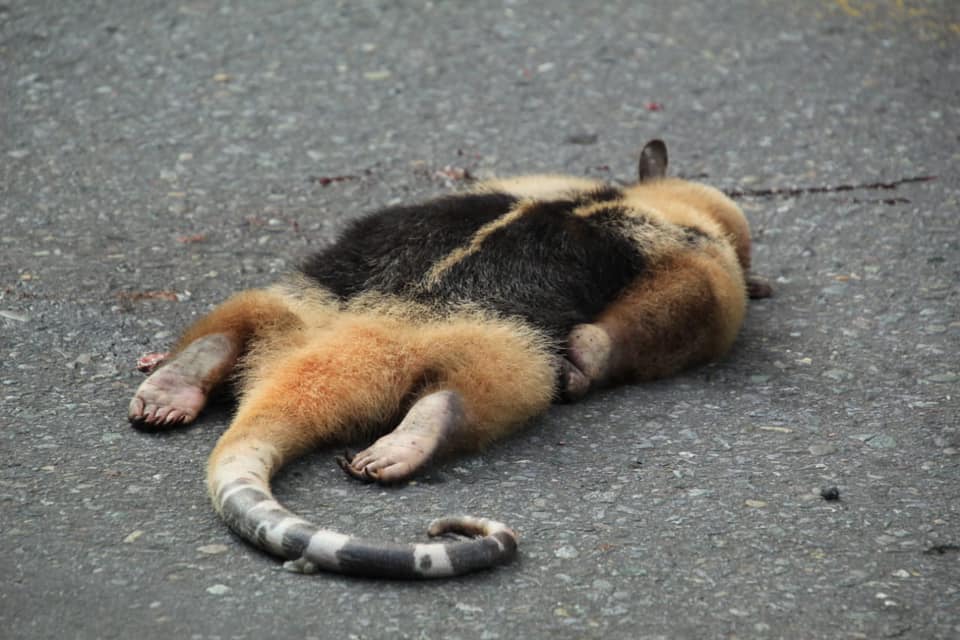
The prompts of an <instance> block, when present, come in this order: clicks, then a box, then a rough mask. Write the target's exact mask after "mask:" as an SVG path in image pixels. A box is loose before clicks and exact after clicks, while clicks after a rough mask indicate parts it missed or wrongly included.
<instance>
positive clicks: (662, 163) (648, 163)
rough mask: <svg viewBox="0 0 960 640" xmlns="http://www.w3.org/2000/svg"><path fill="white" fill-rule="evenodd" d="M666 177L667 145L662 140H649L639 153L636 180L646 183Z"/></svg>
mask: <svg viewBox="0 0 960 640" xmlns="http://www.w3.org/2000/svg"><path fill="white" fill-rule="evenodd" d="M665 175H667V145H665V144H664V143H663V140H651V141H650V142H648V143H647V144H646V145H645V146H644V147H643V151H641V152H640V165H639V166H638V167H637V180H638V181H639V182H646V181H647V180H656V179H657V178H662V177H664V176H665Z"/></svg>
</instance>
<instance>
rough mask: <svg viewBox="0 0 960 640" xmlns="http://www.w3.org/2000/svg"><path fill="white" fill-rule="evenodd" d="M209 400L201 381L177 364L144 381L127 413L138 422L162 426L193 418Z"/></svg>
mask: <svg viewBox="0 0 960 640" xmlns="http://www.w3.org/2000/svg"><path fill="white" fill-rule="evenodd" d="M206 401H207V394H206V393H204V392H203V389H202V388H200V386H199V384H197V383H196V382H195V381H193V380H191V379H190V377H189V376H186V375H185V374H184V372H183V371H181V370H179V369H178V368H177V367H175V366H168V367H163V368H162V369H159V370H158V371H156V372H155V373H154V374H153V375H151V376H150V377H149V378H147V379H146V380H144V381H143V384H141V385H140V388H139V389H137V392H136V394H134V396H133V399H132V400H131V401H130V407H129V410H128V417H129V419H130V422H132V423H133V424H134V425H137V426H144V427H152V428H163V427H172V426H175V425H178V424H186V423H188V422H192V421H193V420H194V419H195V418H196V417H197V414H199V413H200V410H201V409H202V408H203V405H204V404H205V403H206Z"/></svg>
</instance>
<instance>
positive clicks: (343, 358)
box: [129, 140, 769, 578]
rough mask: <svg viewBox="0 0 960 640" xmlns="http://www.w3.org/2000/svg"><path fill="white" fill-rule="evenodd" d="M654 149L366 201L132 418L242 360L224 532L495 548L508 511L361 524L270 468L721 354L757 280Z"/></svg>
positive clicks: (460, 440)
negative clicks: (623, 183)
mask: <svg viewBox="0 0 960 640" xmlns="http://www.w3.org/2000/svg"><path fill="white" fill-rule="evenodd" d="M666 166H667V152H666V147H665V146H664V144H663V143H662V142H661V141H659V140H654V141H652V142H650V143H649V144H647V145H646V147H644V149H643V151H642V153H641V157H640V163H639V180H638V182H637V183H636V184H633V185H630V186H627V187H618V186H613V185H610V184H606V183H603V182H600V181H597V180H590V179H586V178H578V177H568V176H557V175H535V176H526V177H518V178H508V179H495V180H490V181H487V182H484V183H482V184H480V185H479V186H477V187H476V188H474V189H472V190H471V191H469V192H467V193H462V194H459V195H451V196H447V197H442V198H439V199H436V200H432V201H429V202H426V203H423V204H419V205H414V206H397V207H390V208H387V209H385V210H382V211H380V212H377V213H374V214H372V215H370V216H367V217H365V218H362V219H360V220H358V221H356V222H354V223H353V224H352V225H351V226H350V227H349V228H348V229H347V230H346V232H345V233H344V234H343V235H342V237H341V238H340V239H339V241H338V242H336V243H335V244H334V245H332V246H331V247H329V248H328V249H326V250H323V251H321V252H319V253H317V254H316V255H314V256H312V257H310V258H309V259H307V260H306V261H305V262H304V263H303V265H302V266H301V268H300V270H299V273H298V274H297V275H296V276H294V277H291V278H290V279H289V280H287V281H285V282H283V283H282V284H279V285H276V286H274V287H271V288H268V289H263V290H252V291H245V292H242V293H239V294H237V295H235V296H233V297H232V298H230V299H229V300H227V301H226V302H225V303H223V304H222V305H220V306H219V307H217V308H216V309H214V310H213V311H212V312H211V313H210V314H209V315H207V316H205V317H204V318H202V319H200V320H199V321H198V322H196V323H195V324H194V325H193V326H192V327H191V328H190V329H189V330H188V331H187V332H186V334H185V335H184V336H183V337H182V338H181V339H180V341H179V343H178V344H177V345H176V346H175V348H174V349H173V350H172V352H171V354H172V355H171V357H170V358H169V359H168V360H167V361H166V363H165V364H164V365H163V366H162V367H160V368H159V369H157V370H156V371H155V372H154V373H153V374H152V375H150V376H149V377H148V378H147V379H146V380H145V381H144V382H143V384H141V385H140V388H139V389H138V390H137V392H136V394H135V395H134V397H133V400H132V401H131V402H130V409H129V417H130V420H131V421H132V422H133V423H135V424H136V425H139V426H141V427H142V428H155V429H159V428H164V427H169V426H172V425H177V424H183V423H187V422H191V421H192V420H194V418H196V417H197V414H198V413H199V412H200V410H201V409H202V408H203V406H204V404H205V402H206V399H207V396H208V395H209V394H210V392H211V390H212V389H213V388H214V387H215V386H217V385H218V384H220V383H221V382H223V381H224V380H226V379H227V377H228V376H231V374H235V376H236V379H237V381H238V388H239V398H240V402H239V407H238V409H237V412H236V415H235V417H234V419H233V422H232V423H231V425H230V428H229V429H228V430H227V431H226V433H224V435H223V436H222V437H221V438H220V441H219V442H218V443H217V445H216V447H215V449H214V451H213V453H212V455H211V456H210V461H209V466H208V471H207V474H208V475H207V483H208V487H209V491H210V496H211V498H212V500H213V504H214V506H215V507H216V509H217V511H218V512H219V513H220V515H221V516H222V518H223V519H224V520H225V521H226V523H227V524H228V525H229V526H230V528H231V529H232V530H233V531H234V532H236V533H237V534H238V535H240V536H241V537H242V538H244V539H246V540H247V541H249V542H251V543H253V544H254V545H256V546H257V547H260V548H261V549H264V550H266V551H268V552H269V553H272V554H274V555H277V556H281V557H283V558H286V559H287V560H288V562H286V563H285V566H286V567H287V568H289V569H291V570H295V571H302V572H314V571H317V570H327V571H336V572H342V573H350V574H360V575H368V576H382V577H397V578H433V577H442V576H451V575H457V574H462V573H466V572H469V571H474V570H477V569H483V568H487V567H491V566H494V565H497V564H500V563H505V562H507V561H509V560H510V559H511V558H512V557H513V556H514V554H515V553H516V548H517V536H516V534H515V533H514V532H513V531H512V530H511V529H509V528H508V527H507V526H506V525H504V524H502V523H499V522H495V521H492V520H487V519H483V518H473V517H452V518H443V519H440V520H437V521H435V522H433V523H432V524H431V526H430V529H429V534H430V535H431V536H439V535H441V534H446V533H449V534H459V538H460V539H458V540H455V541H444V542H435V543H429V544H427V543H424V544H409V545H400V544H384V543H379V542H370V541H366V540H361V539H357V538H354V537H351V536H348V535H343V534H340V533H336V532H334V531H331V530H328V529H323V528H320V527H318V526H316V525H314V524H311V523H309V522H307V521H305V520H303V519H301V518H299V517H297V516H296V515H294V514H293V513H291V512H290V511H288V510H287V509H285V508H284V507H283V506H281V505H280V504H279V503H278V502H277V501H276V500H275V499H274V498H273V495H272V494H271V490H270V479H271V476H273V474H274V473H276V471H277V470H278V469H279V468H280V467H281V466H283V465H284V464H285V463H287V462H289V461H290V460H292V459H293V458H295V457H297V456H299V455H301V454H303V453H305V452H307V451H309V450H311V449H314V448H316V447H319V446H332V445H334V444H341V443H346V442H351V441H356V440H357V439H359V438H369V439H370V440H372V439H374V438H376V440H375V441H374V442H373V444H372V445H371V446H370V447H369V448H367V449H365V450H363V451H361V452H360V453H357V454H356V455H354V456H352V457H349V458H348V459H340V460H339V462H340V464H341V466H342V468H343V469H344V471H346V472H347V473H348V474H349V475H351V476H353V477H355V478H359V479H363V480H367V481H376V482H380V483H395V482H399V481H402V480H406V479H408V478H410V477H411V476H412V475H414V474H415V473H416V472H417V471H419V470H420V469H421V468H422V467H423V466H424V465H425V464H426V463H428V462H429V461H430V460H432V459H433V458H434V457H435V456H437V455H439V454H443V455H449V454H452V453H458V452H464V451H474V450H477V449H479V448H480V447H483V446H484V445H486V444H488V443H490V442H492V441H493V440H496V439H498V438H501V437H503V436H504V435H505V434H507V433H509V432H511V431H512V430H514V429H516V428H517V427H518V426H519V425H522V424H523V423H524V422H525V421H527V420H528V419H529V418H531V417H533V416H535V415H537V414H540V413H542V412H543V411H544V410H546V409H547V407H548V405H549V404H550V403H551V402H553V401H555V400H558V399H560V398H567V399H571V398H577V397H580V396H582V395H583V394H584V393H586V392H587V391H588V390H590V389H593V388H596V387H599V386H602V385H609V384H613V383H617V382H622V381H631V380H645V379H651V378H657V377H661V376H666V375H669V374H671V373H674V372H676V371H678V370H680V369H683V368H684V367H688V366H691V365H694V364H697V363H702V362H705V361H708V360H711V359H713V358H716V357H718V356H720V355H721V354H723V353H724V352H725V351H726V350H727V349H728V348H729V347H730V345H731V343H732V342H733V340H734V337H735V336H736V334H737V331H738V329H739V327H740V325H741V323H742V321H743V317H744V312H745V301H746V298H747V295H748V293H752V294H753V295H754V296H755V297H760V296H764V295H768V294H769V291H768V290H766V289H765V288H764V286H763V284H762V283H760V282H753V281H750V280H748V277H747V274H748V273H749V271H748V270H749V267H750V234H749V228H748V226H747V222H746V219H745V218H744V216H743V214H742V212H741V211H740V209H739V208H738V207H737V206H736V205H735V204H734V203H733V202H732V201H731V200H730V199H729V198H727V197H726V196H724V195H723V194H721V193H720V192H719V191H717V190H715V189H713V188H711V187H708V186H704V185H701V184H695V183H692V182H687V181H684V180H679V179H671V178H667V177H665V172H666ZM370 440H367V442H369V441H370Z"/></svg>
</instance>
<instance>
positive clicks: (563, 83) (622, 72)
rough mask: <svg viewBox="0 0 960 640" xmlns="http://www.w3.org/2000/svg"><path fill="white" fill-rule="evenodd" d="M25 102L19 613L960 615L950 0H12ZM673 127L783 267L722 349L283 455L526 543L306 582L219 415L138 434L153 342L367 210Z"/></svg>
mask: <svg viewBox="0 0 960 640" xmlns="http://www.w3.org/2000/svg"><path fill="white" fill-rule="evenodd" d="M0 127H2V129H0V398H2V405H0V452H2V455H0V513H2V516H0V574H2V576H3V579H2V585H0V628H2V631H0V635H2V636H3V637H4V638H10V639H13V638H58V639H60V638H84V639H85V638H134V637H136V638H144V639H152V638H191V639H198V640H200V639H208V638H209V639H215V638H221V639H228V638H250V639H252V638H268V637H276V638H303V639H309V638H339V639H351V638H411V639H421V638H434V639H441V638H442V639H445V640H446V639H452V638H485V639H495V638H502V639H508V638H541V637H549V638H605V639H611V638H649V639H652V638H667V639H672V638H867V639H874V638H887V637H889V638H924V639H926V638H957V637H960V427H958V423H960V419H958V409H960V358H958V351H960V349H958V347H960V339H958V338H960V285H958V281H960V278H958V274H960V266H958V265H960V224H958V209H960V206H958V202H960V177H958V171H957V167H958V166H960V144H958V142H960V137H958V136H960V4H958V3H956V2H954V1H953V0H942V1H939V2H935V1H921V0H906V1H900V2H897V1H894V0H872V1H869V2H868V1H866V0H862V1H860V0H848V1H844V2H841V1H835V2H834V1H816V0H809V1H805V2H789V1H787V0H782V1H778V0H767V1H764V0H731V1H724V2H683V3H680V2H619V1H610V2H602V3H601V2H596V3H591V2H581V1H578V2H574V1H567V0H564V1H557V2H549V3H548V2H541V3H528V2H521V1H519V0H518V1H516V2H510V1H503V2H489V3H488V2H433V3H429V2H404V3H391V2H373V1H371V2H336V3H335V2H303V1H276V2H257V1H254V0H238V1H235V2H223V3H221V2H215V1H213V0H180V1H178V2H161V1H149V0H131V1H129V2H108V1H106V0H102V1H92V0H76V1H71V2H53V1H47V0H30V1H26V0H7V1H5V2H0ZM653 137H662V138H664V139H665V140H666V141H667V143H668V145H669V146H670V149H671V153H672V155H671V160H672V165H671V167H672V170H673V172H674V173H677V174H679V175H683V176H687V177H694V178H697V179H701V180H703V181H706V182H709V183H712V184H714V185H716V186H718V187H720V188H722V189H725V190H727V191H728V192H730V193H732V194H734V195H735V197H737V198H738V200H739V202H740V203H741V204H742V206H743V207H744V209H745V210H746V211H747V213H748V215H749V216H750V218H751V220H752V223H753V226H754V230H755V235H756V252H755V265H756V270H757V271H758V272H759V273H760V274H762V275H766V276H767V277H769V278H770V280H771V282H772V283H773V284H774V286H775V287H776V296H775V297H774V298H772V299H769V300H764V301H759V302H756V303H754V304H752V305H751V308H750V312H749V316H748V318H747V322H746V326H745V328H744V330H743V332H742V335H741V337H740V339H739V341H738V343H737V345H736V347H735V348H734V350H733V352H732V353H731V354H730V355H729V356H728V357H727V358H725V359H724V360H723V361H722V362H720V363H718V364H715V365H711V366H708V367H704V368H700V369H697V370H694V371H690V372H688V373H686V374H684V375H681V376H678V377H676V378H673V379H670V380H665V381H662V382H658V383H655V384H649V385H644V386H637V387H627V388H620V389H615V390H610V391H607V392H603V393H599V394H596V395H594V396H592V397H590V398H589V399H587V400H586V401H583V402H581V403H578V404H576V405H569V406H557V407H555V408H554V409H553V410H552V411H551V412H550V413H549V414H548V415H546V416H544V417H543V418H542V419H540V420H537V421H536V422H535V423H534V424H532V425H530V428H529V429H527V430H526V431H524V432H523V433H521V434H520V435H518V436H517V437H515V438H513V439H512V440H510V441H509V442H506V443H503V444H501V445H498V446H495V447H493V448H492V449H490V450H488V451H487V452H485V453H484V454H482V455H478V456H474V457H469V458H464V459H460V460H455V461H451V462H449V463H446V464H442V465H440V466H438V467H436V468H435V469H433V470H432V471H431V472H429V473H428V474H427V475H425V476H424V477H422V478H421V479H420V480H419V481H417V482H416V483H411V484H410V485H408V486H405V487H402V488H398V489H390V490H387V489H383V488H380V487H376V486H364V485H361V484H359V483H356V482H354V481H351V480H349V479H348V478H346V477H345V476H344V475H343V474H342V473H341V472H340V471H339V470H338V469H336V468H335V466H334V464H333V460H332V457H333V454H334V453H335V452H332V451H321V452H318V453H317V454H315V455H313V456H310V457H308V458H306V459H304V460H302V461H301V462H299V463H297V464H295V465H293V466H291V467H289V468H288V469H287V470H285V472H283V473H282V474H281V476H280V477H279V478H278V479H277V482H276V484H275V488H276V492H277V494H278V496H279V497H280V498H281V499H282V500H283V501H285V502H287V503H288V504H289V505H290V506H291V507H293V508H294V509H295V510H297V511H298V512H300V513H301V514H303V515H305V516H308V517H310V518H311V519H313V520H315V521H318V522H322V523H324V524H329V525H330V526H332V527H334V528H337V529H339V530H343V531H347V532H351V533H358V534H364V535H366V536H370V537H376V538H388V539H393V540H398V541H400V540H415V539H418V540H419V539H424V528H425V526H426V523H427V522H428V521H429V520H430V519H432V518H434V517H437V516H441V515H445V514H449V513H460V512H470V513H475V514H478V515H486V516H489V517H494V518H498V519H502V520H505V521H506V522H508V523H510V524H511V525H512V526H514V527H515V528H516V529H517V530H518V531H519V533H520V535H521V552H520V556H519V558H518V560H517V561H516V562H514V563H513V564H511V565H509V566H506V567H502V568H499V569H497V570H494V571H490V572H486V573H482V574H478V575H474V576H470V577H467V578H464V579H458V580H453V581H446V582H433V583H427V584H422V583H418V584H413V583H396V582H383V581H370V580H360V579H350V578H343V577H338V576H330V575H314V576H303V575H294V574H291V573H288V572H285V571H284V570H283V569H282V568H281V567H280V564H279V563H278V562H276V561H275V560H274V559H272V558H269V557H267V556H265V555H263V554H262V553H260V552H258V551H256V550H254V549H252V548H250V547H248V546H246V545H245V544H243V543H241V542H239V541H238V540H237V539H236V538H235V537H233V536H232V535H231V534H230V533H229V532H228V530H227V529H226V527H225V526H224V525H223V524H222V523H221V522H220V521H219V520H218V519H217V518H216V516H215V515H214V513H213V511H212V509H211V507H210V505H209V502H208V499H207V496H206V495H205V488H204V483H203V469H204V463H205V459H206V456H207V454H208V452H209V450H210V449H211V447H212V446H213V444H214V442H215V440H216V438H217V437H218V434H219V433H220V432H222V430H223V428H224V427H225V425H226V423H227V422H228V420H229V416H230V408H229V404H223V405H220V406H219V407H215V408H214V409H213V410H212V411H210V412H209V413H208V414H207V415H206V416H205V417H204V418H203V419H202V420H201V421H199V423H198V424H196V425H195V426H192V427H189V428H184V429H180V430H176V431H174V432H171V433H168V434H164V435H150V434H144V433H140V432H137V431H134V430H132V429H130V427H129V426H128V425H127V423H126V419H125V412H126V405H127V402H128V400H129V397H130V395H131V393H132V392H133V390H134V389H135V388H136V386H137V384H138V383H139V381H140V380H141V379H142V375H141V374H140V373H138V372H137V371H136V370H135V369H134V363H135V361H136V359H137V357H138V356H140V355H141V354H143V353H145V352H149V351H157V350H162V349H165V348H167V347H168V346H169V345H170V342H171V340H173V339H174V338H175V336H176V334H177V332H178V331H179V330H180V329H181V328H183V327H184V325H185V324H187V323H188V322H189V321H190V320H191V319H193V318H196V317H197V316H198V315H200V314H202V313H204V312H205V311H207V310H209V309H210V308H211V307H212V305H214V304H216V303H217V302H218V301H220V300H222V299H224V298H225V297H226V296H227V295H229V294H230V293H231V292H233V291H236V290H238V289H240V288H247V287H253V286H260V285H264V284H267V283H270V282H271V281H273V280H274V279H275V278H276V277H278V275H279V274H280V273H282V272H283V271H285V270H286V269H288V268H289V267H290V266H291V265H293V264H295V263H296V261H297V260H298V259H299V258H300V257H302V256H304V255H305V254H306V253H307V252H309V251H310V250H312V249H315V248H317V247H322V246H324V245H325V244H326V243H329V242H330V241H331V240H332V239H333V238H334V237H335V234H336V233H337V231H338V230H339V229H341V228H343V226H344V224H345V223H346V222H347V221H348V220H350V219H353V218H355V217H356V216H358V215H360V214H361V213H363V212H365V211H369V210H372V209H374V208H376V207H378V206H382V205H385V204H388V203H393V202H398V201H412V200H415V199H417V198H423V197H427V196H430V195H435V194H438V193H442V192H444V191H445V190H448V189H450V188H454V189H456V188H461V187H463V186H464V184H465V183H466V182H468V181H469V179H470V178H471V177H475V176H481V177H482V176H486V175H490V174H494V173H497V174H510V173H517V172H534V171H539V172H543V171H555V172H568V173H572V174H576V175H590V176H599V177H605V178H609V179H611V180H627V179H630V178H631V177H632V175H633V172H634V170H635V161H636V154H637V152H638V149H639V148H640V146H641V145H642V144H643V142H644V141H645V140H647V139H649V138H653ZM831 487H836V488H837V489H838V491H839V500H826V499H825V498H823V497H822V496H821V491H822V490H824V489H828V488H831Z"/></svg>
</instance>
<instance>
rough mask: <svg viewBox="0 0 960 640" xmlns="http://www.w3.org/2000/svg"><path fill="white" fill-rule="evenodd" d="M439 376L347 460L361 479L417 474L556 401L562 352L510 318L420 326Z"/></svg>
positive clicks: (347, 466)
mask: <svg viewBox="0 0 960 640" xmlns="http://www.w3.org/2000/svg"><path fill="white" fill-rule="evenodd" d="M418 335H419V341H420V343H421V345H420V346H419V349H418V350H419V351H421V352H423V353H426V354H427V356H426V359H427V360H428V361H429V363H430V364H429V370H430V371H431V378H432V379H433V382H432V383H431V384H430V385H428V387H427V388H425V389H424V390H423V391H421V392H420V394H419V398H418V399H417V401H416V402H415V403H414V404H413V406H412V407H411V408H410V409H409V411H408V412H407V414H406V416H405V417H404V418H403V420H402V421H401V422H400V424H399V425H398V426H397V428H396V429H394V430H393V431H392V432H390V433H388V434H387V435H385V436H383V437H381V438H380V439H378V440H377V441H376V442H375V443H374V444H373V445H372V446H370V447H369V448H367V449H365V450H363V451H361V452H360V453H358V454H357V455H355V456H353V457H352V458H351V459H350V460H344V459H341V460H339V462H340V465H341V467H342V468H343V469H344V471H346V472H347V473H348V474H350V475H351V476H353V477H355V478H360V479H364V480H375V481H377V482H381V483H384V484H389V483H393V482H400V481H403V480H407V479H409V478H410V477H411V476H413V475H414V474H415V473H416V472H417V471H419V470H420V469H422V468H423V467H424V466H425V465H426V464H427V463H429V462H430V461H431V460H432V459H434V458H435V457H437V456H442V455H446V454H450V453H457V452H460V451H469V450H477V449H479V448H480V447H482V446H484V445H486V444H488V443H490V442H492V441H494V440H497V439H499V438H502V437H504V436H505V435H507V434H508V433H510V432H511V431H512V430H514V429H515V428H516V427H518V426H520V425H522V424H523V423H524V422H525V421H526V420H528V419H529V418H530V417H532V416H534V415H536V414H538V413H541V412H542V411H544V410H545V409H546V408H547V407H548V406H549V404H550V402H551V400H552V399H553V395H554V391H555V384H556V374H555V368H554V364H555V358H554V356H553V355H552V354H551V353H550V352H549V350H548V349H547V348H546V345H545V344H544V343H543V341H542V338H540V337H539V336H537V335H535V334H533V333H532V332H531V331H530V330H529V329H527V328H525V327H523V326H521V325H514V324H511V323H507V322H501V321H491V320H459V321H455V322H450V323H444V324H438V325H434V326H432V327H426V328H424V329H423V330H422V331H421V332H418Z"/></svg>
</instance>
